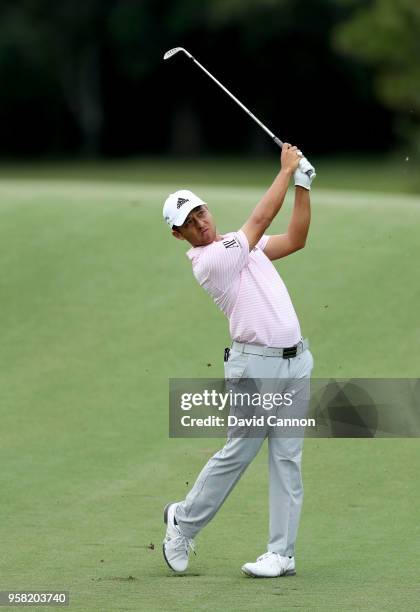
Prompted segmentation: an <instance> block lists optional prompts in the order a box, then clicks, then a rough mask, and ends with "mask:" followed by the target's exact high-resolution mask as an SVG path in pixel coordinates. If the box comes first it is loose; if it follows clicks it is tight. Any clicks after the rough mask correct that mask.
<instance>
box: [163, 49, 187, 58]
mask: <svg viewBox="0 0 420 612" xmlns="http://www.w3.org/2000/svg"><path fill="white" fill-rule="evenodd" d="M179 51H183V52H184V53H185V55H187V56H188V57H192V55H191V53H188V51H187V50H186V49H184V48H183V47H174V48H173V49H169V51H167V52H166V53H165V55H164V56H163V59H164V60H167V59H169V58H170V57H172V56H173V55H175V54H176V53H178V52H179Z"/></svg>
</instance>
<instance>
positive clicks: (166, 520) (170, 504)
mask: <svg viewBox="0 0 420 612" xmlns="http://www.w3.org/2000/svg"><path fill="white" fill-rule="evenodd" d="M174 503H175V502H169V504H166V506H165V507H164V509H163V522H164V523H165V525H167V524H168V510H169V507H170V506H172V504H174ZM162 553H163V558H164V559H165V561H166V564H167V566H168V567H169V568H170V569H171V570H172V571H173V572H177V570H176V569H174V568H173V567H172V565H171V564H170V563H169V561H168V559H167V558H166V554H165V544H164V543H163V544H162ZM177 574H179V572H177Z"/></svg>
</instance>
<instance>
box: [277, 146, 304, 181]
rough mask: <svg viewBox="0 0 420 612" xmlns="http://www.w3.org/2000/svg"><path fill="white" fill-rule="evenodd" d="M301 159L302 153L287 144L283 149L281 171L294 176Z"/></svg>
mask: <svg viewBox="0 0 420 612" xmlns="http://www.w3.org/2000/svg"><path fill="white" fill-rule="evenodd" d="M301 158H302V153H301V152H300V151H299V149H298V148H297V147H294V146H292V145H291V144H289V143H288V142H285V143H284V144H283V147H282V149H281V169H282V170H285V171H287V172H290V174H293V173H294V171H295V170H296V168H297V167H298V165H299V161H300V160H301Z"/></svg>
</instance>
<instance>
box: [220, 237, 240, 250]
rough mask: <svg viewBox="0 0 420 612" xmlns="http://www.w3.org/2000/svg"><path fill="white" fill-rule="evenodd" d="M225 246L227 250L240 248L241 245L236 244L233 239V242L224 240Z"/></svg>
mask: <svg viewBox="0 0 420 612" xmlns="http://www.w3.org/2000/svg"><path fill="white" fill-rule="evenodd" d="M223 245H224V247H225V249H233V248H235V247H237V248H239V244H238V243H237V242H236V240H235V238H232V240H223Z"/></svg>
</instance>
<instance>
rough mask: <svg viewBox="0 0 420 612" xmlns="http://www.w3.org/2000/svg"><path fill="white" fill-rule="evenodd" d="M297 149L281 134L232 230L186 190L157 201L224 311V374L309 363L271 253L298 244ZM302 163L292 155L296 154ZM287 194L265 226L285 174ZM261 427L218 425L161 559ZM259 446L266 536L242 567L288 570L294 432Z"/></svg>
mask: <svg viewBox="0 0 420 612" xmlns="http://www.w3.org/2000/svg"><path fill="white" fill-rule="evenodd" d="M301 158H302V153H301V152H300V151H299V150H298V149H297V147H295V146H292V145H290V144H287V143H286V144H284V146H283V148H282V153H281V169H280V172H279V173H278V175H277V176H276V178H275V179H274V182H273V184H272V185H271V187H270V188H269V189H268V191H267V192H266V193H265V194H264V196H263V197H262V199H261V200H260V202H258V204H257V205H256V207H255V208H254V210H253V212H252V213H251V216H250V217H249V219H248V220H247V221H246V222H245V224H244V225H243V226H242V227H241V229H240V230H238V231H236V232H231V233H227V234H224V235H220V234H218V232H217V229H216V226H215V222H214V220H213V217H212V215H211V213H210V211H209V209H208V207H207V204H206V203H205V202H203V201H202V200H201V199H200V198H199V197H197V196H196V195H195V194H193V193H192V192H191V191H187V190H181V191H177V192H176V193H172V194H171V195H170V196H169V197H168V198H167V200H166V202H165V205H164V207H163V216H164V219H165V221H166V222H167V223H168V224H169V226H170V227H171V229H172V234H173V236H175V238H177V239H179V240H186V241H187V242H189V243H190V245H191V247H192V248H191V249H190V250H189V251H188V252H187V256H188V257H189V259H190V260H191V262H192V268H193V274H194V276H195V277H196V279H197V281H198V282H199V283H200V285H201V286H202V287H203V288H204V289H205V290H206V291H207V292H208V293H209V294H210V295H211V297H212V298H213V300H214V301H215V303H216V304H217V305H218V306H219V308H220V309H221V310H222V311H223V313H224V314H225V315H226V316H227V318H228V319H229V327H230V334H231V338H232V347H231V349H230V350H227V351H226V352H225V377H226V379H228V380H229V379H236V380H238V379H239V380H240V379H241V378H243V379H245V378H246V379H253V380H261V379H289V380H291V379H298V380H299V379H308V378H309V377H310V374H311V370H312V368H313V359H312V355H311V353H310V351H309V349H308V342H307V340H304V339H303V337H302V335H301V330H300V325H299V321H298V318H297V316H296V313H295V310H294V308H293V304H292V302H291V299H290V296H289V293H288V291H287V289H286V287H285V285H284V283H283V281H282V279H281V278H280V276H279V274H278V272H277V271H276V269H275V267H274V266H273V264H272V263H271V262H272V261H274V260H276V259H280V258H282V257H286V256H287V255H290V254H291V253H294V252H295V251H297V250H299V249H302V248H303V247H304V246H305V242H306V237H307V234H308V230H309V224H310V215H311V213H310V197H309V192H310V187H311V179H310V178H309V177H308V175H307V174H306V172H307V170H309V169H313V167H312V166H311V165H310V164H309V162H308V161H307V160H306V159H303V160H302V161H303V168H302V167H298V164H299V161H300V160H301ZM301 166H302V164H301ZM292 176H294V184H295V187H296V189H295V202H294V208H293V212H292V216H291V220H290V222H289V225H288V228H287V232H286V233H285V234H280V235H270V236H269V235H266V234H265V231H266V230H267V228H268V227H269V226H270V224H271V222H272V221H273V219H274V218H275V216H276V215H277V213H278V212H279V210H280V208H281V206H282V204H283V201H284V198H285V196H286V192H287V188H288V185H289V182H290V179H291V177H292ZM264 437H265V436H257V437H252V436H250V435H249V432H248V434H245V435H244V436H239V437H234V436H230V435H229V434H228V440H227V443H226V444H225V446H224V447H223V448H222V450H220V451H219V452H217V453H216V454H215V455H214V456H213V457H212V458H211V459H210V460H209V461H208V463H207V464H206V465H205V466H204V468H203V470H202V471H201V473H200V474H199V476H198V478H197V480H196V482H195V484H194V486H193V487H192V489H191V490H190V491H189V493H188V495H187V497H186V498H185V499H184V500H183V501H180V502H176V503H169V504H168V505H167V506H166V507H165V510H164V520H165V523H166V524H167V530H166V536H165V539H164V541H163V554H164V558H165V560H166V562H167V564H168V565H169V567H170V568H171V569H172V570H174V571H175V572H182V571H184V570H185V569H186V568H187V566H188V557H189V552H190V550H194V538H195V536H196V535H197V534H198V533H199V532H200V531H201V529H203V527H205V526H206V525H207V523H208V522H209V521H210V520H211V519H212V518H213V516H214V515H215V514H216V512H217V511H218V509H219V508H220V507H221V505H222V504H223V502H224V501H225V499H226V498H227V496H228V495H229V493H230V492H231V491H232V489H233V487H234V486H235V484H236V483H237V482H238V480H239V478H240V477H241V476H242V474H243V472H244V471H245V470H246V468H247V467H248V465H249V464H250V462H251V461H252V459H253V458H254V457H255V455H256V454H257V453H258V451H259V449H260V448H261V446H262V443H263V441H264ZM266 437H268V452H269V487H270V491H269V510H270V521H269V540H268V546H267V552H265V553H264V554H262V555H261V556H260V557H258V559H257V560H256V562H255V563H245V565H243V566H242V571H243V572H244V573H245V574H247V575H250V576H255V577H275V576H284V575H294V574H295V573H296V569H295V558H294V550H295V542H296V535H297V530H298V525H299V517H300V512H301V507H302V501H303V487H302V477H301V458H302V445H303V436H301V437H281V436H275V435H274V436H272V435H270V434H269V432H268V431H267V436H266Z"/></svg>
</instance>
